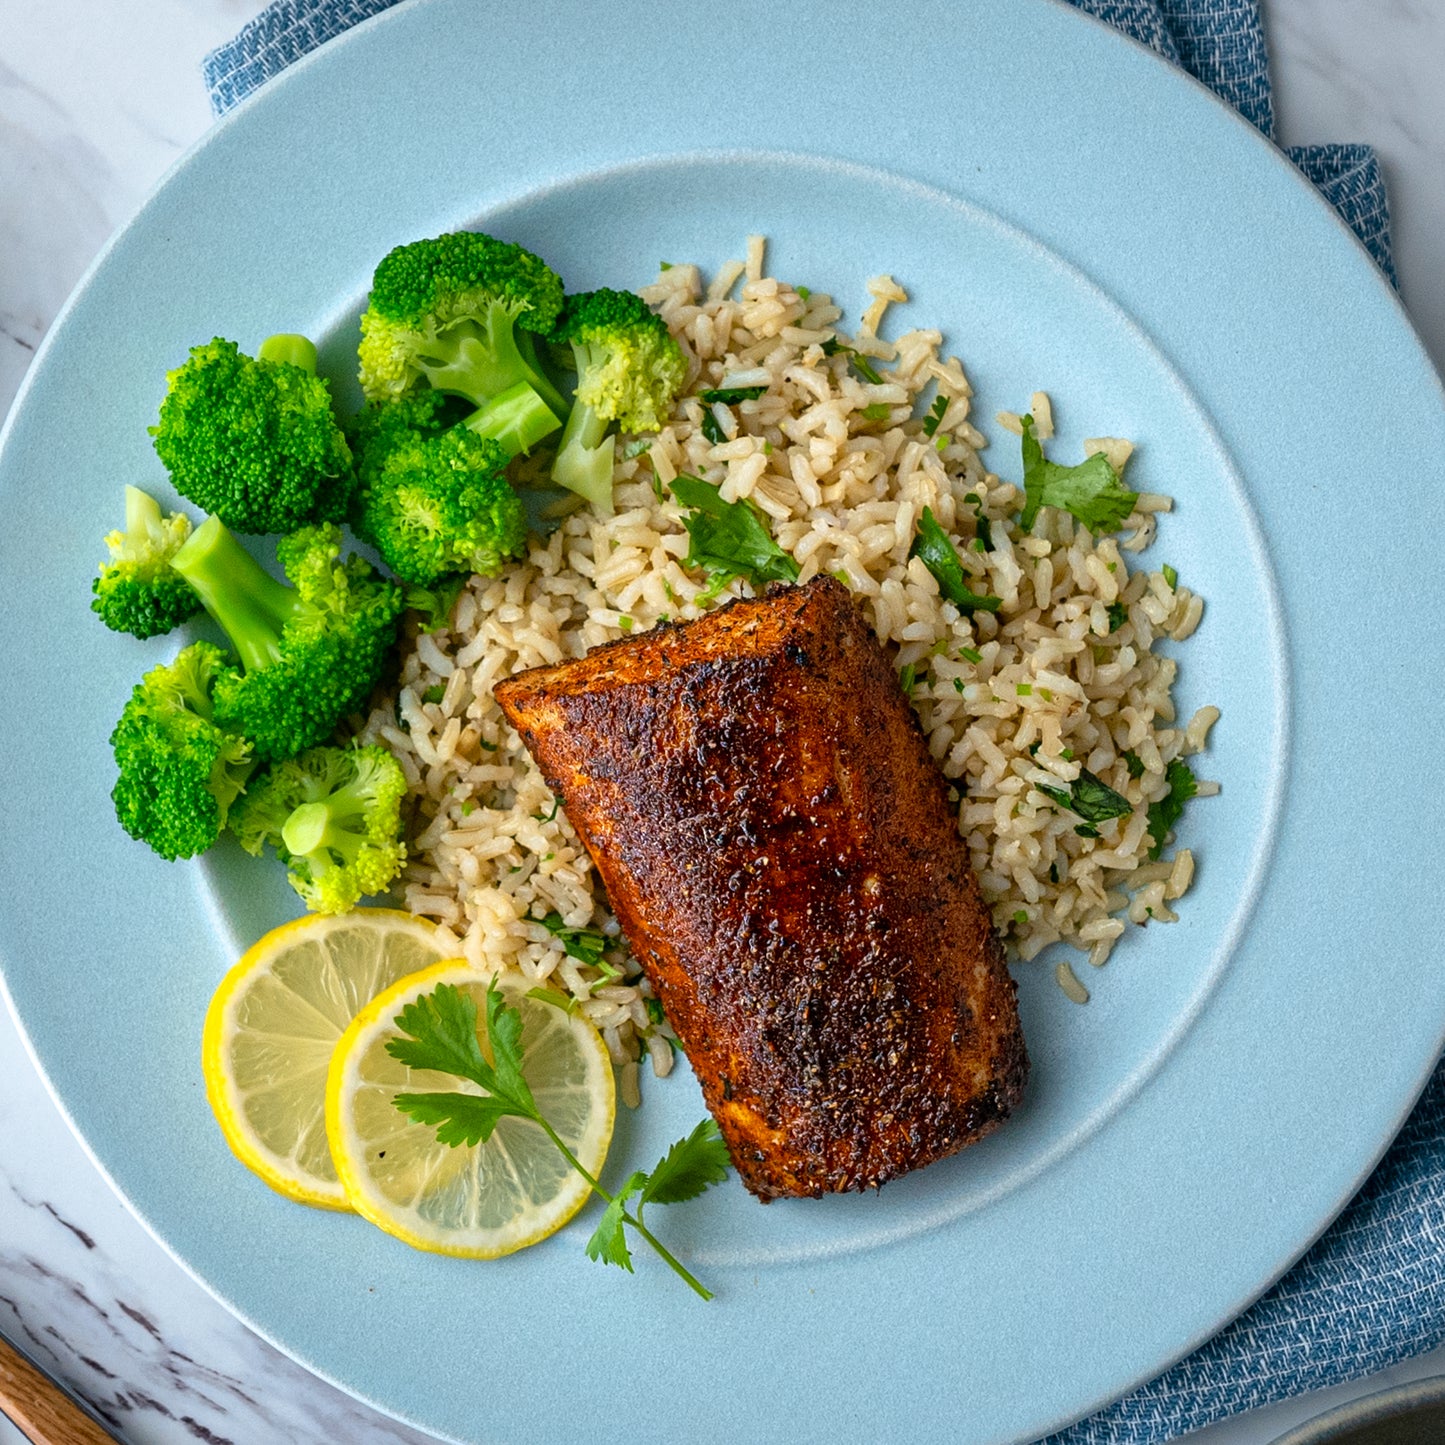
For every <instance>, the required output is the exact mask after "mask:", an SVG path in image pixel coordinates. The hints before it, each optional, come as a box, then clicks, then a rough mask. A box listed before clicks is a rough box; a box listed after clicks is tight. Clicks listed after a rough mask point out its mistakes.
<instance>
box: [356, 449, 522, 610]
mask: <svg viewBox="0 0 1445 1445" xmlns="http://www.w3.org/2000/svg"><path fill="white" fill-rule="evenodd" d="M373 447H374V448H376V447H380V448H382V452H381V455H380V458H379V460H378V461H377V463H376V465H375V466H373V465H372V461H373V451H368V452H367V454H366V455H367V467H366V484H365V487H364V489H363V491H362V494H361V502H360V507H359V509H358V515H357V530H358V531H359V532H360V534H361V535H362V536H363V537H365V538H366V540H367V541H368V542H370V543H371V544H372V545H373V546H374V547H375V548H376V550H377V551H378V552H380V553H381V556H382V559H383V561H385V563H386V565H387V566H388V567H390V568H391V570H392V571H393V572H395V573H396V575H397V576H398V577H400V578H401V580H402V581H403V582H409V583H413V584H416V585H419V586H423V587H425V586H430V585H431V584H432V583H434V582H436V581H438V580H439V579H440V578H442V577H445V576H448V575H449V574H451V573H454V572H462V573H474V572H480V573H483V574H490V573H493V572H496V571H497V570H498V569H499V568H500V567H501V565H502V563H503V562H504V561H505V560H506V559H507V558H508V557H512V556H515V555H516V554H517V553H518V552H520V551H521V549H522V545H523V543H524V542H525V541H526V537H527V522H526V513H525V511H524V509H523V507H522V502H521V499H520V498H519V497H518V496H517V494H516V493H515V492H514V491H513V490H512V488H511V485H510V484H509V483H508V481H507V479H506V477H505V476H504V475H503V472H504V469H505V467H506V465H507V454H506V452H505V451H504V450H503V449H502V448H501V447H500V446H499V445H498V444H497V443H496V442H494V441H488V440H486V439H484V438H482V437H479V436H477V435H476V434H475V433H473V432H471V431H469V430H468V429H467V428H466V427H465V426H455V427H451V428H450V429H449V430H447V431H444V432H441V433H439V434H433V435H430V436H428V435H426V434H424V433H422V432H406V433H402V434H387V435H386V436H385V437H384V438H383V437H380V436H379V437H378V438H377V441H376V442H375V443H374V444H373Z"/></svg>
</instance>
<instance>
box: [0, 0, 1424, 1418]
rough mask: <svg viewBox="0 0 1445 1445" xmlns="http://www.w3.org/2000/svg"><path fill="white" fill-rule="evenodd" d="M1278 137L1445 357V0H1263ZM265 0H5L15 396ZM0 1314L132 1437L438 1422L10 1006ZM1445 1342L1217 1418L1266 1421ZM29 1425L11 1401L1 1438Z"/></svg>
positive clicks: (3, 1074)
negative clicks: (1364, 196) (1359, 177)
mask: <svg viewBox="0 0 1445 1445" xmlns="http://www.w3.org/2000/svg"><path fill="white" fill-rule="evenodd" d="M1265 3H1266V17H1267V20H1268V23H1269V29H1270V35H1271V41H1272V45H1273V52H1274V68H1275V77H1276V105H1277V110H1278V114H1279V117H1280V129H1281V138H1282V139H1283V140H1284V141H1286V142H1289V143H1308V142H1316V141H1334V140H1365V141H1369V142H1372V143H1373V144H1374V145H1376V146H1377V147H1378V148H1379V150H1380V151H1381V154H1382V155H1383V157H1384V160H1385V163H1386V166H1387V173H1388V179H1389V183H1390V190H1391V197H1392V201H1393V205H1394V215H1395V236H1396V258H1397V262H1398V266H1399V273H1400V278H1401V288H1402V295H1403V297H1404V300H1405V302H1406V304H1407V306H1408V307H1409V309H1410V311H1411V314H1412V316H1413V317H1414V319H1415V321H1416V324H1417V325H1418V326H1419V328H1420V329H1421V332H1422V334H1423V335H1424V337H1425V340H1426V343H1427V345H1428V346H1429V347H1430V349H1431V351H1432V353H1433V355H1434V356H1435V358H1436V361H1437V363H1439V362H1441V361H1442V360H1445V287H1442V286H1441V285H1440V277H1441V276H1442V275H1445V102H1442V101H1441V99H1440V77H1441V76H1442V75H1445V0H1265ZM261 4H262V0H0V410H3V409H4V408H5V407H6V406H7V405H8V403H9V400H10V398H11V397H12V396H13V394H14V393H15V391H16V389H17V388H18V386H19V385H20V384H21V380H22V377H23V376H24V373H25V371H26V369H27V367H28V366H29V364H30V360H31V358H32V356H33V355H34V352H35V348H36V346H37V345H38V344H39V342H40V340H41V338H42V336H43V335H44V332H45V330H46V328H47V327H48V326H49V325H50V323H51V321H52V320H53V319H54V317H55V315H56V313H57V311H58V310H59V308H60V306H61V305H62V304H63V302H64V300H65V297H66V295H67V294H68V292H69V291H70V289H71V287H72V286H73V285H74V284H75V282H76V281H77V280H78V279H79V278H80V276H81V275H82V274H83V272H84V270H85V268H86V267H87V266H88V265H89V263H90V262H91V260H92V259H93V257H94V256H95V254H96V252H97V251H98V250H99V249H100V247H101V246H102V245H103V244H104V242H105V239H106V237H107V236H108V235H109V234H110V233H111V232H112V230H114V229H115V228H116V227H117V226H118V225H120V224H121V223H122V222H123V221H124V220H125V219H126V217H127V216H128V215H130V214H131V212H133V211H134V210H135V208H136V207H137V206H138V205H139V204H140V203H141V201H142V200H143V199H144V197H145V195H146V193H147V192H148V191H149V190H150V188H151V187H152V186H153V185H154V183H155V182H156V180H157V179H158V178H159V177H160V176H161V174H162V173H163V172H164V171H165V169H166V168H167V167H168V166H169V165H170V164H171V163H172V162H173V161H174V160H175V159H176V158H177V157H178V156H179V155H180V154H181V152H182V151H183V150H184V148H185V147H186V146H188V145H189V144H191V143H192V141H194V140H195V139H196V138H197V137H199V136H200V135H202V134H203V133H204V131H205V129H206V127H207V126H208V125H209V123H210V115H209V111H208V108H207V104H206V99H205V94H204V91H203V89H202V87H201V83H200V77H199V63H200V59H201V57H202V55H203V54H204V53H205V51H206V50H208V49H209V48H210V47H212V46H214V45H216V44H218V43H219V42H221V41H222V40H225V39H227V38H229V37H230V36H231V35H232V34H234V32H235V31H236V30H238V29H239V28H240V26H241V25H242V24H243V23H244V22H245V21H246V20H247V19H249V18H250V17H251V16H252V15H254V14H255V13H256V12H257V11H258V10H260V9H261ZM0 1334H4V1335H6V1336H8V1337H9V1338H11V1339H13V1340H15V1341H16V1342H17V1343H18V1344H19V1345H20V1346H21V1347H22V1348H23V1349H24V1350H25V1351H26V1352H27V1353H28V1354H30V1355H32V1356H33V1357H34V1358H35V1359H36V1361H37V1363H39V1364H40V1365H41V1366H42V1367H43V1368H45V1369H47V1370H49V1371H51V1372H53V1373H54V1374H55V1375H56V1376H58V1377H59V1378H60V1379H61V1380H62V1381H63V1382H64V1383H65V1384H66V1385H68V1386H69V1387H70V1388H71V1389H73V1390H75V1391H76V1392H77V1393H78V1394H79V1395H81V1396H82V1397H83V1398H84V1399H85V1400H86V1401H87V1402H89V1403H90V1404H91V1405H92V1407H93V1408H95V1409H96V1410H97V1411H98V1412H99V1413H100V1414H101V1415H102V1417H103V1418H105V1419H106V1420H108V1421H109V1422H111V1425H112V1427H113V1428H114V1429H115V1430H116V1433H117V1434H118V1435H119V1436H120V1437H121V1438H122V1439H123V1440H125V1441H127V1442H130V1445H183V1442H192V1441H203V1442H212V1445H215V1442H222V1441H227V1442H233V1445H273V1442H276V1445H279V1442H285V1445H322V1442H335V1441H341V1442H347V1445H353V1442H354V1445H380V1442H383V1441H390V1442H396V1441H401V1442H419V1441H421V1440H423V1439H424V1438H425V1437H423V1436H421V1435H419V1434H416V1433H414V1432H411V1431H407V1430H405V1429H403V1428H402V1427H400V1426H397V1425H395V1424H394V1423H392V1422H390V1421H387V1420H385V1419H383V1418H382V1417H380V1416H378V1415H376V1414H375V1413H374V1412H372V1411H371V1410H369V1409H367V1408H366V1407H364V1406H362V1405H359V1404H357V1403H355V1402H353V1401H351V1400H350V1399H348V1398H347V1397H345V1396H343V1395H341V1394H340V1393H339V1392H337V1391H335V1390H333V1389H332V1388H330V1387H329V1386H327V1385H325V1384H324V1383H322V1382H320V1381H318V1380H316V1379H314V1378H313V1377H312V1376H310V1375H309V1374H307V1373H306V1372H305V1371H304V1370H302V1369H301V1368H300V1367H299V1366H297V1365H295V1364H293V1363H292V1362H291V1361H289V1360H287V1359H286V1358H285V1357H284V1356H282V1355H280V1354H279V1353H278V1352H277V1351H276V1350H274V1349H272V1348H271V1347H270V1346H269V1345H267V1344H265V1343H264V1342H263V1341H261V1340H260V1339H258V1338H257V1337H256V1336H255V1335H253V1334H252V1333H251V1332H250V1331H249V1330H247V1329H246V1328H245V1327H244V1326H242V1325H241V1324H239V1323H238V1322H237V1321H236V1320H234V1319H233V1318H232V1317H231V1316H230V1315H229V1314H228V1313H227V1312H226V1311H225V1310H224V1309H222V1308H221V1306H220V1305H218V1304H217V1303H216V1302H215V1301H214V1300H212V1299H211V1297H210V1296H209V1295H208V1294H206V1293H205V1291H204V1290H203V1289H201V1287H200V1286H198V1285H197V1284H196V1283H195V1282H194V1281H192V1280H191V1279H190V1278H189V1277H188V1276H187V1275H186V1274H185V1273H184V1272H183V1271H182V1270H181V1269H180V1268H179V1266H177V1265H176V1264H175V1263H174V1262H173V1261H172V1260H171V1259H170V1258H169V1257H168V1256H167V1255H166V1254H165V1253H164V1252H163V1251H162V1250H161V1248H160V1247H159V1246H158V1245H157V1244H156V1243H155V1242H154V1241H153V1240H152V1239H151V1238H150V1237H149V1236H148V1235H147V1234H146V1233H145V1231H144V1230H143V1229H142V1228H141V1227H140V1225H139V1224H137V1223H136V1222H135V1220H133V1219H132V1218H131V1216H130V1215H129V1214H128V1213H127V1212H126V1210H125V1209H124V1208H123V1206H122V1205H121V1204H120V1203H119V1202H118V1200H117V1199H116V1198H115V1197H114V1196H113V1195H112V1194H111V1192H110V1190H109V1188H108V1186H107V1185H106V1184H105V1182H104V1180H103V1179H102V1178H101V1176H100V1174H99V1173H98V1172H97V1171H96V1169H95V1167H94V1166H93V1164H91V1162H90V1161H89V1159H88V1158H87V1157H86V1155H85V1153H84V1152H83V1150H82V1149H81V1147H80V1145H79V1144H78V1143H77V1142H76V1140H75V1139H74V1138H73V1137H72V1136H71V1134H70V1133H69V1131H68V1129H67V1128H66V1125H65V1123H64V1120H63V1119H62V1117H61V1115H60V1113H59V1110H58V1109H57V1108H56V1107H55V1105H54V1103H53V1102H52V1101H51V1099H50V1098H49V1096H48V1094H47V1093H46V1092H45V1089H44V1087H43V1085H42V1083H41V1081H40V1079H39V1076H38V1075H37V1074H36V1072H35V1069H34V1066H33V1065H32V1063H31V1061H30V1059H29V1057H28V1055H27V1054H26V1052H25V1050H24V1047H23V1045H22V1043H21V1041H20V1038H19V1035H18V1033H17V1031H16V1029H15V1027H14V1025H13V1023H12V1021H11V1020H10V1019H9V1017H8V1016H7V1015H6V1014H5V1013H4V1011H3V1010H0ZM1441 1370H1445V1351H1438V1352H1436V1354H1435V1355H1434V1356H1429V1357H1425V1358H1424V1359H1423V1360H1419V1361H1415V1362H1412V1363H1411V1364H1408V1365H1404V1366H1400V1367H1398V1368H1396V1369H1395V1370H1391V1371H1387V1372H1385V1374H1384V1376H1382V1377H1376V1379H1375V1380H1373V1381H1370V1382H1368V1383H1361V1384H1355V1385H1346V1386H1342V1387H1339V1388H1337V1389H1335V1390H1330V1391H1324V1392H1320V1393H1319V1394H1318V1395H1316V1396H1312V1397H1309V1398H1307V1399H1305V1400H1297V1401H1291V1402H1289V1403H1288V1404H1285V1405H1280V1406H1276V1407H1274V1408H1272V1409H1270V1410H1266V1411H1262V1412H1259V1413H1257V1414H1255V1415H1251V1416H1246V1417H1244V1418H1241V1419H1237V1420H1233V1421H1226V1422H1224V1423H1223V1424H1220V1425H1216V1426H1213V1427H1211V1428H1210V1429H1208V1430H1205V1431H1202V1432H1200V1433H1199V1434H1197V1435H1196V1436H1194V1437H1192V1438H1193V1440H1195V1441H1196V1442H1198V1445H1263V1442H1265V1441H1268V1440H1270V1439H1272V1438H1273V1437H1274V1436H1275V1435H1276V1434H1278V1433H1279V1432H1281V1431H1282V1430H1284V1429H1286V1428H1288V1427H1290V1426H1292V1425H1294V1424H1296V1423H1298V1422H1299V1421H1301V1420H1304V1419H1306V1418H1307V1417H1309V1416H1310V1415H1312V1414H1314V1413H1316V1412H1317V1411H1319V1410H1322V1409H1324V1408H1326V1406H1328V1405H1330V1404H1334V1403H1337V1402H1338V1401H1339V1400H1341V1399H1344V1398H1349V1397H1351V1396H1353V1395H1358V1394H1363V1393H1366V1392H1367V1391H1368V1390H1370V1389H1376V1388H1381V1387H1382V1386H1383V1385H1385V1384H1389V1383H1394V1382H1395V1381H1397V1380H1401V1379H1405V1378H1417V1377H1419V1376H1421V1375H1424V1374H1428V1373H1433V1372H1438V1371H1441ZM16 1438H18V1437H17V1436H16V1435H15V1432H14V1431H13V1430H9V1429H8V1427H7V1426H6V1425H5V1424H4V1422H3V1420H0V1445H9V1442H10V1441H12V1440H14V1439H16Z"/></svg>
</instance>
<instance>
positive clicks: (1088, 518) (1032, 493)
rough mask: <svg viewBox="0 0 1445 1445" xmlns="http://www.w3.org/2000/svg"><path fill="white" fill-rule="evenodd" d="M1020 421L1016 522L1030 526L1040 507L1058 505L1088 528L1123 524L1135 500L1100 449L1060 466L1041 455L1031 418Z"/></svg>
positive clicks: (1135, 495) (1102, 529) (1109, 528)
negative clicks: (1020, 488)
mask: <svg viewBox="0 0 1445 1445" xmlns="http://www.w3.org/2000/svg"><path fill="white" fill-rule="evenodd" d="M1020 420H1021V422H1022V425H1023V438H1022V440H1023V459H1024V510H1023V515H1022V516H1021V517H1020V518H1019V525H1020V526H1021V527H1022V528H1023V529H1024V531H1025V532H1029V531H1032V530H1033V525H1034V519H1035V518H1036V517H1037V516H1038V514H1039V508H1040V507H1058V508H1060V509H1061V510H1062V511H1065V512H1068V513H1069V514H1070V516H1072V517H1075V518H1077V519H1078V520H1079V521H1080V522H1082V523H1083V524H1084V525H1085V526H1086V527H1087V528H1088V529H1089V530H1090V531H1091V532H1114V531H1117V530H1118V529H1119V528H1120V527H1121V526H1123V524H1124V520H1125V518H1127V517H1128V515H1129V513H1130V512H1132V511H1133V510H1134V504H1135V502H1137V501H1138V500H1139V494H1138V492H1131V491H1129V490H1128V488H1126V487H1125V486H1124V484H1123V483H1122V482H1121V481H1120V480H1119V474H1118V472H1116V471H1115V470H1114V468H1113V467H1111V466H1110V465H1109V459H1108V458H1107V457H1106V456H1105V455H1104V454H1103V452H1095V453H1094V454H1093V456H1091V457H1089V458H1088V459H1087V460H1086V461H1082V462H1080V463H1079V464H1078V466H1075V467H1062V466H1060V465H1059V464H1058V463H1057V462H1051V461H1049V460H1048V459H1047V458H1046V457H1045V456H1044V449H1043V447H1041V446H1040V445H1039V440H1038V438H1037V437H1036V436H1035V435H1034V419H1033V417H1031V416H1025V417H1022V418H1020Z"/></svg>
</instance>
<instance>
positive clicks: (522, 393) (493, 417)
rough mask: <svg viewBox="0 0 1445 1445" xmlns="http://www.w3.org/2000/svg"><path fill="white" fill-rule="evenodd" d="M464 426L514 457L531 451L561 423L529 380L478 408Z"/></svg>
mask: <svg viewBox="0 0 1445 1445" xmlns="http://www.w3.org/2000/svg"><path fill="white" fill-rule="evenodd" d="M462 425H463V426H465V427H467V428H468V429H469V430H471V431H474V432H476V434H477V435H478V436H480V437H488V438H490V439H491V440H492V441H494V442H496V443H497V444H498V445H499V446H501V447H502V448H503V449H504V450H505V451H506V453H507V455H508V456H509V457H515V456H520V455H522V454H523V453H525V452H529V451H531V450H532V448H533V447H534V446H536V445H537V443H538V442H539V441H541V440H542V438H543V437H546V436H550V435H551V434H552V433H553V432H554V431H556V430H557V428H558V427H559V426H561V425H562V423H561V421H560V420H559V418H558V416H557V414H556V413H555V412H554V411H553V410H552V408H551V407H549V406H548V405H547V403H546V402H545V401H543V400H542V398H541V397H540V396H539V395H538V394H537V392H536V389H535V388H534V387H532V386H531V385H530V383H528V382H525V381H519V382H518V383H517V384H516V386H509V387H508V388H507V389H506V391H504V392H502V393H501V394H500V395H498V396H495V397H493V398H492V400H491V401H489V402H488V403H487V404H486V405H485V406H483V407H479V408H478V409H477V410H476V411H474V412H473V413H472V414H471V416H469V417H467V419H466V420H465V421H464V422H463V423H462Z"/></svg>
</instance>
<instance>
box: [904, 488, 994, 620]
mask: <svg viewBox="0 0 1445 1445" xmlns="http://www.w3.org/2000/svg"><path fill="white" fill-rule="evenodd" d="M908 555H909V556H910V557H918V558H920V559H921V560H922V562H923V565H924V566H925V567H927V568H928V570H929V571H930V572H931V573H932V574H933V580H934V581H935V582H937V583H938V590H939V591H940V592H941V593H942V594H943V595H944V597H946V598H947V599H948V600H949V601H950V602H952V603H953V605H954V606H955V607H957V608H958V610H959V611H960V612H997V611H998V609H999V608H1000V607H1001V606H1003V603H1002V602H1001V601H1000V600H999V599H998V598H997V597H980V596H979V594H978V593H977V592H974V591H972V590H971V589H970V588H969V585H968V577H967V574H966V573H965V572H964V570H963V563H962V562H960V561H959V560H958V553H957V552H955V551H954V550H953V543H952V542H951V541H949V538H948V533H947V532H945V531H944V530H943V528H942V527H941V526H940V525H939V522H938V519H937V518H936V517H935V516H934V515H933V512H932V510H931V509H930V508H928V507H925V508H924V509H923V515H922V516H921V517H920V518H919V519H918V535H917V536H916V537H914V539H913V546H912V548H911V549H910V551H909V554H908Z"/></svg>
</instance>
